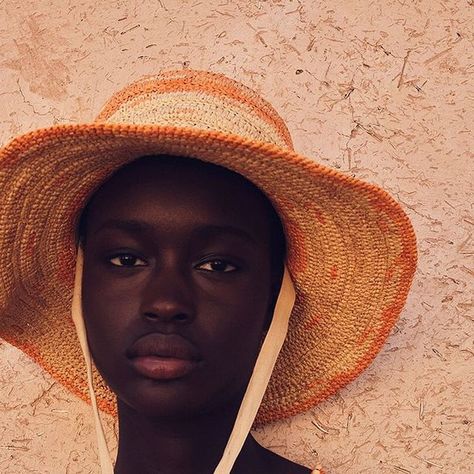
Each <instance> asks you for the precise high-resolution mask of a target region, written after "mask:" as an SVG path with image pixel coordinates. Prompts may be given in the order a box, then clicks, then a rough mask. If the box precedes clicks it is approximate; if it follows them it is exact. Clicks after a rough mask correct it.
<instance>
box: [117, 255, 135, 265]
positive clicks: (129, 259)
mask: <svg viewBox="0 0 474 474" xmlns="http://www.w3.org/2000/svg"><path fill="white" fill-rule="evenodd" d="M119 260H120V264H121V265H124V266H127V267H130V266H133V265H135V264H136V263H137V257H134V256H133V255H120V256H119Z"/></svg>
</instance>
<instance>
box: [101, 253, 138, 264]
mask: <svg viewBox="0 0 474 474" xmlns="http://www.w3.org/2000/svg"><path fill="white" fill-rule="evenodd" d="M108 261H109V262H110V263H111V264H112V265H114V266H115V267H144V266H146V264H147V263H146V262H145V261H144V260H142V259H141V258H138V257H137V256H136V255H132V254H130V253H121V254H118V255H114V256H113V257H110V258H109V259H108Z"/></svg>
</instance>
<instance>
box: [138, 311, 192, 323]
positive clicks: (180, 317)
mask: <svg viewBox="0 0 474 474" xmlns="http://www.w3.org/2000/svg"><path fill="white" fill-rule="evenodd" d="M143 315H144V316H145V317H146V318H147V319H151V320H153V321H157V320H167V321H174V322H178V323H183V322H187V321H188V320H189V317H188V315H187V314H186V313H176V314H175V315H173V316H169V317H164V316H162V315H160V314H159V313H153V312H147V313H143Z"/></svg>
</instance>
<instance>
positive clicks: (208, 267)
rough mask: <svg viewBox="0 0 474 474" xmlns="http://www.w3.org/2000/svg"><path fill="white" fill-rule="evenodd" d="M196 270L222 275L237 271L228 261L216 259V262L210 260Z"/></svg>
mask: <svg viewBox="0 0 474 474" xmlns="http://www.w3.org/2000/svg"><path fill="white" fill-rule="evenodd" d="M196 268H199V270H204V271H206V272H220V273H229V272H234V271H235V270H237V267H236V266H235V265H233V264H232V263H230V262H228V261H227V260H223V259H220V258H216V259H214V260H208V261H207V262H203V263H201V264H199V265H198V266H197V267H196Z"/></svg>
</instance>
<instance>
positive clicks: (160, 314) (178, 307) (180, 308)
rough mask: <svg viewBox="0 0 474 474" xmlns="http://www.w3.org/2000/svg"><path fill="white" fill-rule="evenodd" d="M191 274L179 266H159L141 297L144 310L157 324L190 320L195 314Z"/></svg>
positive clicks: (145, 315)
mask: <svg viewBox="0 0 474 474" xmlns="http://www.w3.org/2000/svg"><path fill="white" fill-rule="evenodd" d="M190 280H191V277H190V276H186V275H184V274H182V273H179V272H178V270H177V269H169V268H168V269H165V268H161V269H156V270H155V271H154V272H152V274H151V275H150V277H149V280H148V282H147V284H146V286H145V288H144V291H143V295H142V301H141V310H140V312H141V314H142V317H143V318H144V319H146V320H147V321H150V322H153V323H155V324H166V325H169V324H180V325H182V324H189V323H191V322H192V321H193V320H194V318H195V307H194V298H193V291H192V288H191V286H192V283H191V281H190Z"/></svg>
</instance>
